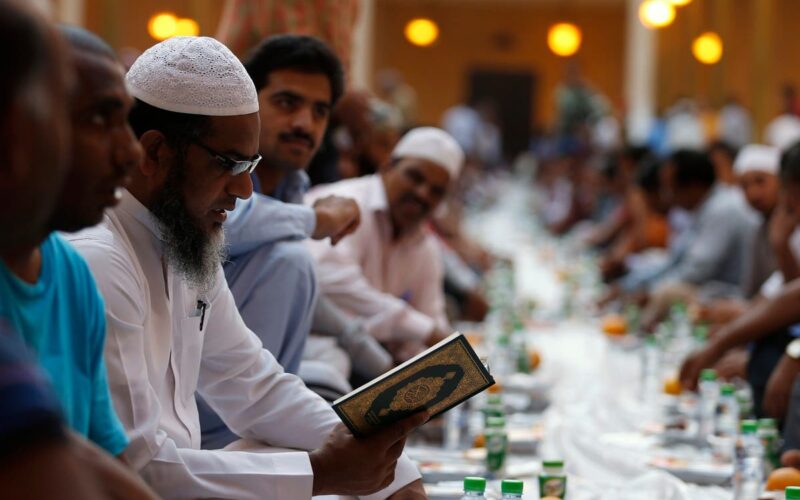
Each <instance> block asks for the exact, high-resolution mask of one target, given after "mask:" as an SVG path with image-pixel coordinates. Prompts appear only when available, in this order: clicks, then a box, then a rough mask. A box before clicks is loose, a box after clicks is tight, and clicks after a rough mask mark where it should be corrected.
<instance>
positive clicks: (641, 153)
mask: <svg viewBox="0 0 800 500" xmlns="http://www.w3.org/2000/svg"><path fill="white" fill-rule="evenodd" d="M651 155H652V151H650V148H649V147H647V146H633V145H627V146H625V147H624V148H623V149H622V151H620V156H621V157H623V158H629V159H630V160H631V161H632V162H633V163H635V164H636V165H637V166H638V165H639V164H640V163H641V162H642V161H643V160H644V159H645V158H647V157H648V156H651Z"/></svg>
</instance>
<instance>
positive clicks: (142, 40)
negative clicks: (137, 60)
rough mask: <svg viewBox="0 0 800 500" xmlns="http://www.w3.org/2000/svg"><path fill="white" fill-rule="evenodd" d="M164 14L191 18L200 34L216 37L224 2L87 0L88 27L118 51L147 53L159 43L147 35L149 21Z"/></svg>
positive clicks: (208, 0) (204, 0)
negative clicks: (141, 51) (126, 50)
mask: <svg viewBox="0 0 800 500" xmlns="http://www.w3.org/2000/svg"><path fill="white" fill-rule="evenodd" d="M162 11H169V12H173V13H175V14H176V15H178V16H179V17H191V18H193V19H195V20H196V21H197V22H198V23H199V24H200V34H202V35H208V36H214V34H215V33H216V31H217V24H218V23H219V18H220V14H221V12H222V0H130V1H128V0H85V12H86V28H88V29H90V30H92V31H94V32H95V33H97V34H99V35H100V36H102V37H103V38H104V39H105V40H107V41H108V42H109V43H110V44H111V45H112V46H114V47H115V48H121V47H133V48H136V49H139V50H144V49H146V48H148V47H150V46H151V45H153V44H154V43H156V41H155V40H153V39H152V38H150V36H149V35H148V34H147V21H148V20H149V19H150V16H152V15H153V14H155V13H156V12H162Z"/></svg>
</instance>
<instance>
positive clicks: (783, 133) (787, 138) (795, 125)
mask: <svg viewBox="0 0 800 500" xmlns="http://www.w3.org/2000/svg"><path fill="white" fill-rule="evenodd" d="M764 137H765V139H766V142H767V144H769V145H770V146H775V147H776V148H778V149H780V150H781V151H786V150H787V149H789V148H790V147H792V146H794V144H795V143H796V142H797V141H798V140H800V118H797V117H796V116H794V115H788V114H784V115H781V116H779V117H777V118H775V119H774V120H772V121H771V122H770V123H769V125H767V129H766V130H765V131H764Z"/></svg>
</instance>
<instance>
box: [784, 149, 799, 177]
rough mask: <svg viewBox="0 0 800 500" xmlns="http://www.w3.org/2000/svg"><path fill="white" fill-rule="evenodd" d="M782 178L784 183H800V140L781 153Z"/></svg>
mask: <svg viewBox="0 0 800 500" xmlns="http://www.w3.org/2000/svg"><path fill="white" fill-rule="evenodd" d="M780 179H781V182H783V183H792V184H800V142H795V143H794V144H792V147H790V148H789V149H787V150H786V151H785V152H784V153H783V154H782V155H781V169H780Z"/></svg>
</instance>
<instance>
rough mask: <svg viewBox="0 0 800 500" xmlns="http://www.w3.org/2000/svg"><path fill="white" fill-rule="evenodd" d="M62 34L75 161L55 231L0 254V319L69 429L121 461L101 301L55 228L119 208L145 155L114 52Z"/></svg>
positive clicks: (84, 223)
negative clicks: (25, 350) (46, 382)
mask: <svg viewBox="0 0 800 500" xmlns="http://www.w3.org/2000/svg"><path fill="white" fill-rule="evenodd" d="M63 33H64V35H65V38H66V39H67V42H68V45H69V48H70V51H69V52H70V54H69V57H71V58H72V61H73V64H74V68H75V70H76V71H75V75H76V77H77V85H76V86H75V90H74V92H73V94H72V96H71V100H70V101H69V102H70V111H71V116H72V156H71V158H72V161H71V162H70V163H71V164H70V165H68V169H67V173H66V176H65V178H64V184H63V186H62V187H61V194H60V196H58V195H56V196H53V197H52V198H53V199H54V200H56V207H55V210H54V211H53V214H52V216H51V220H50V222H49V226H48V229H49V232H46V233H45V234H43V235H42V236H41V237H40V238H38V239H37V240H35V241H30V242H25V243H23V242H20V243H19V244H18V245H17V247H16V248H15V249H14V251H9V252H5V253H3V255H2V263H0V298H1V299H2V300H0V318H4V319H5V320H6V321H7V322H8V323H9V324H10V325H11V326H12V327H13V328H14V329H15V330H16V331H17V332H18V333H19V334H20V335H21V336H22V338H23V339H24V340H25V342H26V344H28V345H29V346H30V347H31V348H32V349H34V350H35V351H36V352H37V355H38V358H39V360H40V362H41V363H42V366H43V367H44V368H45V370H46V371H47V372H48V373H49V374H50V376H51V378H52V380H53V385H54V388H55V390H56V393H57V394H58V395H59V397H60V399H61V402H62V405H63V410H64V416H65V418H66V420H67V422H68V424H69V425H70V427H72V428H73V429H74V430H75V431H76V432H77V433H79V434H81V435H83V436H85V437H86V438H88V439H89V440H91V441H93V442H95V443H96V444H97V445H98V446H100V447H102V448H103V449H105V450H106V451H107V452H108V453H110V454H112V455H119V454H121V453H122V451H123V450H124V449H125V447H126V446H127V444H128V440H127V438H126V437H125V432H124V429H123V428H122V425H121V424H120V422H119V420H118V419H117V417H116V414H115V413H114V409H113V407H112V403H111V398H110V394H109V389H108V383H107V380H106V368H105V364H104V362H103V344H104V341H105V335H106V327H105V319H104V311H103V301H102V298H101V297H100V294H99V292H98V290H97V287H96V286H95V283H94V280H93V279H92V276H91V273H90V271H89V268H88V267H87V266H86V263H85V261H84V260H83V259H82V258H81V257H80V256H79V255H78V254H77V253H76V252H75V251H74V249H73V248H72V247H71V246H70V245H69V244H67V243H66V242H65V241H64V240H63V239H62V238H61V237H60V236H58V235H57V234H56V233H55V232H53V231H54V230H65V231H75V230H78V229H82V228H84V227H88V226H91V225H94V224H96V223H97V222H99V221H100V218H101V217H102V214H103V210H104V209H105V208H106V207H109V206H113V205H114V204H116V203H117V201H118V199H119V198H118V190H119V189H121V186H122V185H123V184H124V182H125V176H126V175H127V172H128V170H129V169H130V168H131V167H132V166H133V165H134V164H136V163H137V162H138V161H139V158H140V156H139V153H140V151H139V148H138V145H137V143H136V140H135V138H134V137H133V133H132V132H131V130H130V127H129V126H128V124H127V111H128V109H129V108H130V105H131V99H130V97H129V96H128V93H127V91H126V90H125V84H124V81H123V73H122V67H121V65H120V64H119V63H118V61H117V60H116V58H115V56H114V53H113V52H112V51H111V49H110V48H108V46H107V45H105V44H104V43H103V42H102V41H100V40H99V39H96V37H94V35H91V34H89V33H88V32H85V31H82V30H77V29H66V30H64V32H63ZM53 106H54V107H55V105H53ZM54 132H55V134H56V137H57V136H58V135H57V134H58V130H57V129H56V130H55V131H54ZM49 133H51V132H49V131H48V134H49ZM68 158H70V157H69V156H68ZM48 181H49V179H48ZM39 182H40V183H41V184H49V182H45V181H44V180H43V179H42V178H40V180H39ZM55 183H56V185H58V183H57V181H56V182H55Z"/></svg>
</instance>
